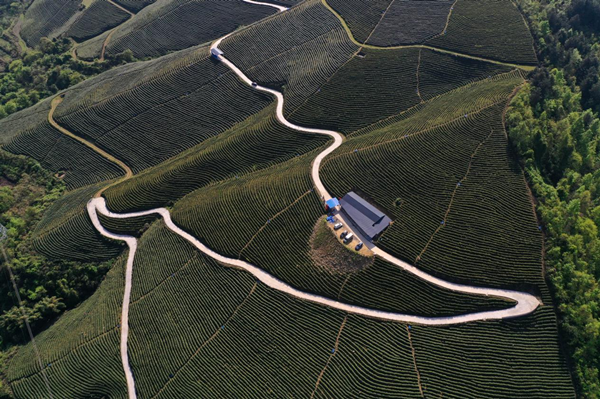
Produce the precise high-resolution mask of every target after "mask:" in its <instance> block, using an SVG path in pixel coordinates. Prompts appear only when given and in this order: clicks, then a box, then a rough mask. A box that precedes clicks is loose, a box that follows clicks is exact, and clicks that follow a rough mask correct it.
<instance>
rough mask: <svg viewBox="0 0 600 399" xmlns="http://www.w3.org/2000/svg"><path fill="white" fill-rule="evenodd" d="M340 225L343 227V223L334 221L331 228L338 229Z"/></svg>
mask: <svg viewBox="0 0 600 399" xmlns="http://www.w3.org/2000/svg"><path fill="white" fill-rule="evenodd" d="M342 227H344V224H343V223H336V224H334V225H333V229H334V230H339V229H341V228H342Z"/></svg>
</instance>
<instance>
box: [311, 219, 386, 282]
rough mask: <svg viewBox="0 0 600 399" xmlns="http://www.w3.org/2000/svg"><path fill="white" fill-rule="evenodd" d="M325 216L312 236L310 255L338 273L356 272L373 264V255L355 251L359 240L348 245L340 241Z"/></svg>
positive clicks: (320, 263) (318, 262)
mask: <svg viewBox="0 0 600 399" xmlns="http://www.w3.org/2000/svg"><path fill="white" fill-rule="evenodd" d="M325 219H326V217H325V216H323V217H322V218H320V219H319V220H318V221H317V223H316V224H315V228H314V230H313V234H312V236H311V237H310V255H311V257H312V258H313V260H314V261H315V263H316V264H317V266H320V267H322V268H324V269H325V270H327V271H329V272H331V273H336V274H347V273H355V272H358V271H361V270H364V269H366V268H367V267H369V266H371V265H372V264H373V261H374V258H373V257H372V256H363V255H361V254H359V253H357V252H355V251H354V245H356V244H357V241H354V242H353V243H352V244H351V247H352V248H350V247H347V246H345V245H344V244H342V243H341V242H339V241H338V239H337V237H336V236H335V235H334V231H333V230H332V229H331V228H330V227H329V226H328V225H327V221H326V220H325Z"/></svg>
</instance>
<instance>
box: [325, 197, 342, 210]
mask: <svg viewBox="0 0 600 399" xmlns="http://www.w3.org/2000/svg"><path fill="white" fill-rule="evenodd" d="M325 203H326V204H327V206H328V207H329V208H330V209H333V208H335V207H336V206H338V205H339V204H340V201H338V199H337V198H332V199H330V200H327V201H326V202H325Z"/></svg>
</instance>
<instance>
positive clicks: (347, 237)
mask: <svg viewBox="0 0 600 399" xmlns="http://www.w3.org/2000/svg"><path fill="white" fill-rule="evenodd" d="M352 240H354V234H353V233H350V234H348V235H347V236H346V237H344V244H348V243H350V242H352Z"/></svg>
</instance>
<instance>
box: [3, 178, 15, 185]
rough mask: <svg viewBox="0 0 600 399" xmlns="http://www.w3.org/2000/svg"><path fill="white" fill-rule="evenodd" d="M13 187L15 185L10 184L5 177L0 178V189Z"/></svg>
mask: <svg viewBox="0 0 600 399" xmlns="http://www.w3.org/2000/svg"><path fill="white" fill-rule="evenodd" d="M14 185H15V183H13V182H11V181H10V180H8V179H7V178H6V177H4V176H0V187H4V186H8V187H14Z"/></svg>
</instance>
